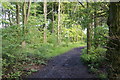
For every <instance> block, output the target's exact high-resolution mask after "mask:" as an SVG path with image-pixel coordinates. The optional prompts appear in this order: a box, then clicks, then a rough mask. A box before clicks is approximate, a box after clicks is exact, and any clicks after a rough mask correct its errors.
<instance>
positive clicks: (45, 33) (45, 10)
mask: <svg viewBox="0 0 120 80" xmlns="http://www.w3.org/2000/svg"><path fill="white" fill-rule="evenodd" d="M44 22H45V26H44V43H47V1H46V0H44Z"/></svg>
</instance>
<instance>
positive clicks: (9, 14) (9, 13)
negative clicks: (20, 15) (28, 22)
mask: <svg viewBox="0 0 120 80" xmlns="http://www.w3.org/2000/svg"><path fill="white" fill-rule="evenodd" d="M10 16H11V12H10V10H9V12H8V17H9V22H10V26H11V25H12V22H11V17H10Z"/></svg>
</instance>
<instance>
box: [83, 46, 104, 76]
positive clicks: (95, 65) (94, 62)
mask: <svg viewBox="0 0 120 80" xmlns="http://www.w3.org/2000/svg"><path fill="white" fill-rule="evenodd" d="M82 53H83V54H82V55H81V60H82V61H83V62H84V63H86V64H87V66H88V67H89V70H90V72H93V73H96V74H97V75H98V76H99V78H106V75H104V74H105V73H103V72H102V73H103V74H102V73H101V72H100V71H99V69H100V68H101V67H102V66H103V65H104V63H105V60H106V58H105V55H106V49H105V48H101V47H98V48H96V49H95V48H94V47H92V48H91V49H90V54H86V48H85V49H83V50H82Z"/></svg>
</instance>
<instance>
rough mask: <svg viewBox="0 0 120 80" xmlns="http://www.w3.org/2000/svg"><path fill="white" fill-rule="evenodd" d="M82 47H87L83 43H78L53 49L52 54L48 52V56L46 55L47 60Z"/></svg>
mask: <svg viewBox="0 0 120 80" xmlns="http://www.w3.org/2000/svg"><path fill="white" fill-rule="evenodd" d="M80 46H86V44H85V43H81V42H76V43H70V44H69V45H67V46H63V45H61V46H57V47H53V49H52V51H51V52H48V54H46V55H45V57H46V58H47V59H49V58H51V57H54V56H58V55H60V54H63V53H65V52H67V51H69V50H71V49H72V48H76V47H80Z"/></svg>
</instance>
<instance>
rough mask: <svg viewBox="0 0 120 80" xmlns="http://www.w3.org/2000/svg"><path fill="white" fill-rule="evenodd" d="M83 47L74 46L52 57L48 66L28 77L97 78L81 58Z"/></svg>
mask: <svg viewBox="0 0 120 80" xmlns="http://www.w3.org/2000/svg"><path fill="white" fill-rule="evenodd" d="M83 48H84V47H79V48H74V49H72V50H70V51H68V52H66V53H64V54H62V55H59V56H56V57H54V58H52V59H51V60H50V61H49V62H48V65H47V66H45V67H44V68H43V69H41V70H40V71H38V72H37V73H35V74H32V75H30V76H29V77H28V78H95V76H94V75H93V74H90V73H89V72H88V69H87V67H86V66H85V65H83V63H82V62H81V60H80V55H81V54H80V53H81V49H83Z"/></svg>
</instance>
